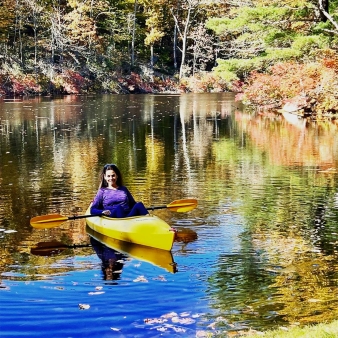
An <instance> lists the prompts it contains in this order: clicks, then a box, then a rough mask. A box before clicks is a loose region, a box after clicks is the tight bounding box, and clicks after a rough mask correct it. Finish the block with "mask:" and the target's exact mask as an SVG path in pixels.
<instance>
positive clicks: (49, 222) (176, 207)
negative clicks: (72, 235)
mask: <svg viewBox="0 0 338 338" xmlns="http://www.w3.org/2000/svg"><path fill="white" fill-rule="evenodd" d="M196 206H197V200H196V199H191V198H190V199H183V200H176V201H173V202H171V203H170V204H168V205H159V206H151V207H147V208H146V209H147V210H155V209H169V210H171V211H176V212H187V211H190V210H193V209H195V208H196ZM100 216H104V215H97V214H96V215H95V214H94V215H79V216H62V215H59V214H50V215H45V216H37V217H33V218H32V219H31V221H30V224H31V226H33V227H35V228H53V227H56V226H58V225H60V224H62V223H63V222H65V221H68V220H75V219H81V218H87V217H100ZM44 224H45V226H44Z"/></svg>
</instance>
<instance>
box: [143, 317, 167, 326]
mask: <svg viewBox="0 0 338 338" xmlns="http://www.w3.org/2000/svg"><path fill="white" fill-rule="evenodd" d="M144 322H145V323H146V324H150V325H151V324H163V323H165V322H167V319H164V318H163V319H161V318H146V319H144Z"/></svg>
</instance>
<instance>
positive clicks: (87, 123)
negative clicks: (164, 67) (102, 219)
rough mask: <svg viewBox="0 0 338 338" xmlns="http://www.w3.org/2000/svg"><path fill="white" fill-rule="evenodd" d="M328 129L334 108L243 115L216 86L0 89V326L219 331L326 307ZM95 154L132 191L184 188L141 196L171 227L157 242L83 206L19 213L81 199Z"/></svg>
mask: <svg viewBox="0 0 338 338" xmlns="http://www.w3.org/2000/svg"><path fill="white" fill-rule="evenodd" d="M291 118H292V117H291ZM337 138H338V133H337V126H336V125H335V124H324V123H323V124H314V123H307V124H304V123H303V122H301V121H298V120H296V121H294V120H291V119H290V117H289V116H273V115H272V116H263V115H251V114H249V113H246V112H245V110H244V108H243V107H242V106H241V105H239V104H238V103H236V102H235V101H234V97H233V96H232V95H231V94H187V95H179V96H178V95H172V96H170V95H158V96H155V95H125V96H123V95H110V96H109V95H107V96H88V97H74V96H68V97H65V98H60V99H51V98H37V99H24V100H5V101H2V102H0V190H1V194H0V279H1V280H0V302H1V306H0V336H1V337H25V336H26V337H32V336H41V335H43V334H48V335H50V336H53V337H159V336H168V337H205V336H210V335H212V336H217V335H219V334H221V335H223V336H226V334H227V333H229V334H233V335H235V334H237V333H239V332H241V331H246V330H249V329H250V328H251V329H254V330H258V331H264V330H266V329H269V328H277V327H279V326H289V325H303V324H308V323H318V322H323V321H325V320H333V319H335V318H337V315H338V310H337V309H338V307H337V299H338V291H337V290H338V289H337V279H338V266H337V244H338V225H337V220H338V195H337V185H338V184H337V161H338V140H337ZM105 163H116V164H117V165H118V166H119V167H120V169H121V171H122V172H123V173H124V180H125V184H126V185H127V186H128V188H129V189H130V191H131V192H132V193H133V195H134V197H135V198H136V199H137V200H141V201H143V202H144V204H145V205H146V206H151V205H163V204H169V203H170V202H171V201H173V200H175V199H182V198H188V197H191V198H197V199H198V202H199V204H198V207H197V208H196V209H195V210H193V211H191V212H189V213H180V214H179V213H175V212H171V211H169V210H166V209H164V210H156V211H154V213H155V214H157V215H159V216H160V217H161V218H163V219H164V220H166V221H167V222H168V223H169V224H171V225H172V226H173V227H175V228H176V229H177V230H178V234H179V236H178V239H177V241H176V242H175V243H174V246H173V249H172V251H171V252H157V251H155V252H154V250H151V249H145V248H140V247H135V246H133V247H129V246H128V247H127V246H126V245H124V244H123V243H120V242H116V241H112V240H110V239H107V238H103V237H100V236H99V235H98V234H95V233H91V232H90V231H89V230H88V229H87V228H86V223H85V220H83V219H82V220H76V221H68V222H65V223H63V224H62V225H61V226H59V227H57V228H51V229H33V228H32V227H31V226H30V224H29V220H30V218H31V217H34V216H38V215H46V214H49V213H60V214H61V215H65V216H71V215H82V214H84V213H85V212H86V209H87V207H88V204H89V203H90V201H91V199H92V198H93V196H94V195H95V193H96V191H97V188H98V183H99V172H100V170H101V168H102V166H103V165H104V164H105ZM53 241H54V243H51V242H53ZM55 241H57V243H55ZM38 244H39V247H38V248H36V246H37V245H38ZM42 245H44V247H41V246H42ZM51 246H53V248H52V247H51Z"/></svg>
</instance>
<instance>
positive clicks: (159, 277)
mask: <svg viewBox="0 0 338 338" xmlns="http://www.w3.org/2000/svg"><path fill="white" fill-rule="evenodd" d="M154 280H160V281H161V282H166V281H167V280H166V279H165V277H164V276H158V277H155V278H154Z"/></svg>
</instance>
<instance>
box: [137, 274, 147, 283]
mask: <svg viewBox="0 0 338 338" xmlns="http://www.w3.org/2000/svg"><path fill="white" fill-rule="evenodd" d="M133 282H143V283H148V280H147V279H146V278H144V276H139V277H137V278H136V279H134V280H133Z"/></svg>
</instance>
